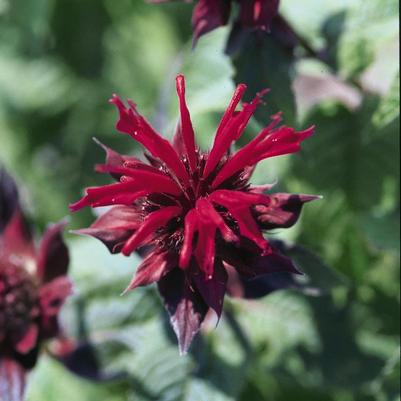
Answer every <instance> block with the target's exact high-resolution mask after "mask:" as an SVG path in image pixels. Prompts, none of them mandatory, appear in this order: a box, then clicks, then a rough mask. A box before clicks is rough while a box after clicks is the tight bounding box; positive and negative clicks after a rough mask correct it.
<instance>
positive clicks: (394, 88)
mask: <svg viewBox="0 0 401 401" xmlns="http://www.w3.org/2000/svg"><path fill="white" fill-rule="evenodd" d="M399 115H400V73H399V72H398V73H397V75H396V76H395V77H394V80H393V83H392V85H391V88H390V91H389V93H388V94H387V95H386V96H385V97H384V98H383V99H381V101H380V103H379V106H378V107H377V109H376V111H375V112H374V114H373V116H372V123H373V125H374V126H375V127H377V128H383V127H384V126H386V125H388V124H390V123H391V122H393V121H394V120H395V119H396V118H397V117H399Z"/></svg>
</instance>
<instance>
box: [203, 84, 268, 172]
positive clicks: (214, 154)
mask: <svg viewBox="0 0 401 401" xmlns="http://www.w3.org/2000/svg"><path fill="white" fill-rule="evenodd" d="M266 92H267V90H264V91H262V92H260V93H258V94H257V95H256V97H255V98H254V99H253V100H252V102H251V103H248V104H244V107H243V109H242V110H241V111H240V112H238V113H236V114H235V115H234V116H233V117H232V118H231V119H230V120H229V121H228V122H227V123H226V124H225V126H224V128H223V129H222V130H221V132H220V133H219V136H218V137H217V136H216V137H215V139H214V143H213V147H212V149H211V151H210V154H209V157H208V159H207V162H206V166H205V170H204V173H203V177H204V178H206V177H207V176H208V175H209V174H210V173H211V172H212V171H213V170H214V169H215V167H216V166H217V164H218V163H219V162H220V160H221V158H222V157H223V155H224V154H225V153H226V152H227V151H228V149H229V148H230V146H231V144H232V142H233V141H236V140H238V138H239V137H240V136H241V134H242V133H243V131H244V129H245V127H246V125H247V124H248V121H249V119H250V118H251V117H252V115H253V113H254V112H255V110H256V108H257V107H258V105H259V104H260V103H261V101H262V97H263V96H264V95H265V94H266Z"/></svg>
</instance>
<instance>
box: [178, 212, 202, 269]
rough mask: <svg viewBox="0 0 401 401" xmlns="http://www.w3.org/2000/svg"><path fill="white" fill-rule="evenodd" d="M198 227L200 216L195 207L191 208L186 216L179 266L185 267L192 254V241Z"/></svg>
mask: <svg viewBox="0 0 401 401" xmlns="http://www.w3.org/2000/svg"><path fill="white" fill-rule="evenodd" d="M197 229H198V216H197V213H196V210H195V209H192V210H190V211H189V212H188V213H187V214H186V216H185V225H184V242H183V244H182V247H181V253H180V260H179V266H180V267H181V268H182V269H185V268H186V267H187V266H188V264H189V262H190V260H191V256H192V242H193V238H194V235H195V232H196V230H197Z"/></svg>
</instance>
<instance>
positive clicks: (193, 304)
mask: <svg viewBox="0 0 401 401" xmlns="http://www.w3.org/2000/svg"><path fill="white" fill-rule="evenodd" d="M158 286H159V291H160V294H161V296H162V298H163V301H164V305H165V308H166V309H167V311H168V313H169V315H170V321H171V325H172V326H173V329H174V331H175V334H176V335H177V339H178V345H179V349H180V354H181V355H184V354H186V353H187V351H188V348H189V346H190V345H191V342H192V340H193V338H194V336H195V335H196V334H197V333H198V331H199V329H200V326H201V324H202V322H203V320H204V318H205V316H206V313H207V310H208V306H207V305H206V303H205V302H204V300H203V299H202V297H201V295H200V294H199V292H198V291H197V290H196V289H194V288H193V287H192V286H191V285H190V283H189V282H188V278H187V276H186V274H185V272H183V271H182V270H181V269H179V268H176V269H174V270H172V271H171V272H170V273H168V274H167V275H166V276H164V277H163V278H162V279H161V280H160V281H159V283H158Z"/></svg>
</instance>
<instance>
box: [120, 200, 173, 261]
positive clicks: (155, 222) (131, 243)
mask: <svg viewBox="0 0 401 401" xmlns="http://www.w3.org/2000/svg"><path fill="white" fill-rule="evenodd" d="M180 212H181V208H180V207H178V206H167V207H164V208H162V209H159V210H157V211H156V212H153V213H151V214H149V215H148V216H146V218H145V220H144V221H143V223H142V225H141V226H139V228H138V229H137V231H136V232H135V233H134V234H133V235H132V236H131V237H130V238H129V239H128V240H127V242H126V243H125V245H124V246H123V248H122V250H121V252H122V253H123V254H124V255H125V256H128V255H130V254H131V253H132V252H133V251H134V250H135V249H136V248H138V247H139V246H141V245H143V243H144V242H145V241H147V240H148V239H149V237H150V236H151V235H152V234H154V233H155V232H156V230H157V229H159V228H162V227H163V226H165V225H166V223H167V222H168V221H169V220H171V219H172V218H174V217H176V216H177V215H178V214H179V213H180Z"/></svg>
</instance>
